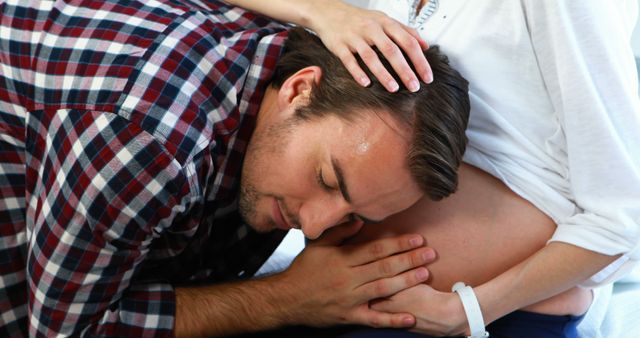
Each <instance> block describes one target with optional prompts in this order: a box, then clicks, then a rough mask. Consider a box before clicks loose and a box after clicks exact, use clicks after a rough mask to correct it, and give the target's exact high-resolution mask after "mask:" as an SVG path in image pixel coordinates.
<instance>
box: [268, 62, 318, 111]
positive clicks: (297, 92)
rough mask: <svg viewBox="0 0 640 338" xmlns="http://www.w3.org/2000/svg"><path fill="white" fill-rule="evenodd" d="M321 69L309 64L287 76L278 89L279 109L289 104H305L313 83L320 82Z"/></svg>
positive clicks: (287, 106)
mask: <svg viewBox="0 0 640 338" xmlns="http://www.w3.org/2000/svg"><path fill="white" fill-rule="evenodd" d="M321 77H322V69H321V68H320V67H318V66H309V67H305V68H302V69H300V70H299V71H297V72H296V73H295V74H293V75H291V76H289V78H287V79H286V80H285V81H284V83H283V84H282V86H280V89H278V106H279V108H280V109H281V110H284V109H286V108H289V107H290V106H292V105H293V106H297V105H300V104H306V102H307V101H308V99H309V95H310V94H311V89H312V88H313V85H314V84H318V83H319V82H320V78H321Z"/></svg>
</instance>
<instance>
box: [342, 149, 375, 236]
mask: <svg viewBox="0 0 640 338" xmlns="http://www.w3.org/2000/svg"><path fill="white" fill-rule="evenodd" d="M331 165H332V167H333V171H334V172H335V173H336V179H337V180H338V187H339V188H340V193H341V194H342V197H343V198H344V200H345V201H347V203H349V204H351V195H349V189H348V188H347V184H346V183H345V179H344V172H343V171H342V166H340V162H338V160H337V159H336V158H333V157H332V158H331ZM354 216H356V217H357V218H359V219H361V220H362V221H363V222H364V223H366V224H376V223H382V220H373V219H368V218H366V217H364V216H362V215H358V214H354Z"/></svg>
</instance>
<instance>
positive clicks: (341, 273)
mask: <svg viewBox="0 0 640 338" xmlns="http://www.w3.org/2000/svg"><path fill="white" fill-rule="evenodd" d="M360 226H361V224H356V223H352V224H347V225H342V226H339V227H336V228H333V229H331V230H330V231H328V232H327V234H326V235H324V236H323V237H321V238H320V239H318V240H317V241H315V242H313V243H311V244H309V245H308V246H307V247H306V248H305V250H304V251H303V252H302V253H301V254H300V255H299V256H298V258H297V259H296V260H295V261H294V262H293V264H292V265H291V267H290V268H289V269H288V270H286V271H285V272H283V273H282V274H281V275H280V276H278V278H277V279H278V280H279V282H280V283H278V284H277V285H275V284H274V287H277V288H286V289H287V290H288V291H286V293H287V294H289V296H290V297H291V298H290V299H289V302H288V303H289V304H291V307H289V308H288V309H287V310H288V311H287V312H288V313H287V314H286V315H287V317H288V318H289V319H290V320H291V322H290V323H288V324H303V325H310V326H328V325H336V324H362V325H368V326H372V327H396V328H406V327H412V326H413V325H414V324H415V318H414V317H413V315H411V314H409V313H407V312H406V311H378V310H372V309H370V308H369V304H368V302H369V301H370V300H373V299H376V298H382V297H388V296H391V295H393V294H395V293H397V292H399V291H402V290H405V289H407V288H410V287H412V286H415V285H418V284H420V283H422V282H424V281H426V280H427V278H428V275H429V274H428V270H427V269H426V268H425V267H424V265H425V264H427V263H430V262H432V261H433V259H434V258H435V252H434V251H433V250H432V249H430V248H426V247H424V246H423V245H424V239H423V238H422V237H421V236H419V235H404V236H399V237H394V238H386V239H380V240H377V241H374V242H370V243H364V244H358V245H341V243H342V242H343V241H344V239H346V238H348V237H350V236H352V235H353V234H355V233H356V232H357V231H358V230H359V228H360ZM393 312H396V313H393Z"/></svg>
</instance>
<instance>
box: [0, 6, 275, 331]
mask: <svg viewBox="0 0 640 338" xmlns="http://www.w3.org/2000/svg"><path fill="white" fill-rule="evenodd" d="M0 13H1V16H0V336H2V337H19V336H24V335H27V334H28V335H30V336H53V335H58V334H60V335H73V336H79V335H88V336H95V335H100V336H127V337H142V336H146V337H151V336H153V337H157V336H171V335H172V334H173V325H174V312H175V303H174V298H175V295H174V292H173V286H175V285H178V284H194V283H205V282H212V281H221V280H229V279H233V278H238V277H248V276H251V275H252V274H253V273H254V272H255V271H256V270H257V269H258V268H259V266H260V265H261V264H262V263H263V261H264V260H266V258H267V257H268V255H269V254H270V253H271V252H272V251H273V250H274V249H275V247H276V245H277V244H278V243H279V241H280V240H281V239H282V237H283V236H284V234H283V233H282V232H274V233H270V234H257V233H255V232H254V231H253V230H252V229H251V228H250V227H248V226H246V225H245V224H243V223H242V222H241V220H240V218H239V216H238V214H237V208H236V205H237V200H236V198H237V189H238V183H239V176H240V175H239V174H240V171H241V170H240V169H241V164H242V158H243V154H244V150H245V146H246V144H247V142H248V140H249V138H250V136H251V133H252V130H253V126H254V123H255V116H256V114H257V111H258V108H259V104H260V102H261V100H262V95H263V92H264V89H265V88H266V85H268V83H269V79H270V77H271V75H272V72H273V68H274V66H275V62H276V60H277V58H278V56H279V54H280V51H281V46H282V43H283V41H284V39H285V37H286V31H285V30H284V28H283V26H281V25H279V24H277V23H273V22H271V21H269V20H267V19H265V18H262V17H259V16H256V15H253V14H250V13H247V12H245V11H242V10H240V9H237V8H233V7H230V6H228V5H225V4H223V3H219V2H216V1H213V0H191V1H189V0H181V1H175V0H173V1H172V0H133V1H125V0H110V1H94V0H84V1H82V0H68V1H60V0H58V1H38V0H0Z"/></svg>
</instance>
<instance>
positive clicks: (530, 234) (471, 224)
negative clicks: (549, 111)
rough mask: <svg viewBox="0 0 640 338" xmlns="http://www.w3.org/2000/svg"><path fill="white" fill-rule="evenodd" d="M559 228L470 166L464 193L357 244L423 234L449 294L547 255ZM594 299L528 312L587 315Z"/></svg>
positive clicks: (559, 300) (436, 275)
mask: <svg viewBox="0 0 640 338" xmlns="http://www.w3.org/2000/svg"><path fill="white" fill-rule="evenodd" d="M554 230H555V224H554V222H553V221H552V220H551V219H550V218H549V217H548V216H547V215H546V214H544V213H543V212H541V211H540V210H539V209H537V208H536V207H535V206H533V205H532V204H531V203H529V202H528V201H526V200H524V199H523V198H521V197H520V196H518V195H516V194H515V193H514V192H512V191H511V190H510V189H509V188H507V187H506V186H505V185H504V184H503V183H502V182H501V181H499V180H498V179H496V178H494V177H493V176H491V175H489V174H487V173H485V172H483V171H481V170H479V169H477V168H475V167H472V166H469V165H466V164H464V165H462V166H461V168H460V177H459V187H458V190H457V191H456V193H455V194H453V195H451V196H450V197H448V198H446V199H444V200H442V201H437V202H434V201H430V200H429V199H427V198H424V199H422V200H420V201H419V202H418V203H417V204H415V205H414V206H412V207H411V208H409V209H408V210H406V211H404V212H402V213H400V214H397V215H394V216H393V217H391V218H388V219H387V220H385V222H384V223H382V224H373V225H367V226H366V227H364V228H363V230H362V231H361V232H360V233H359V234H358V236H357V237H356V238H355V239H354V242H364V241H370V240H372V239H375V238H379V237H387V236H391V235H396V234H404V233H419V234H421V235H422V236H424V238H425V239H426V241H427V245H428V246H430V247H432V248H434V249H435V250H436V253H437V259H436V261H435V262H433V263H432V264H429V265H428V266H427V267H428V269H429V271H430V274H431V277H430V279H429V281H428V284H430V285H431V286H432V287H433V288H435V289H437V290H440V291H446V292H449V291H450V290H451V286H452V285H453V283H455V282H457V281H464V282H465V283H467V284H470V285H479V284H482V283H484V282H486V281H488V280H490V279H492V278H493V277H495V276H497V275H499V274H500V273H502V272H504V271H506V270H508V269H509V268H510V267H512V266H514V265H516V264H517V263H519V262H521V261H523V260H525V259H526V258H527V257H529V256H531V255H532V254H533V253H535V252H536V251H538V250H539V249H541V248H542V247H543V246H544V245H545V244H546V242H547V240H549V238H550V237H551V235H552V234H553V232H554ZM590 300H591V293H590V292H589V291H587V290H583V289H578V288H575V289H572V290H569V291H567V292H565V293H564V294H561V295H558V296H556V297H553V298H550V299H549V300H546V301H543V302H540V303H538V304H534V305H532V306H529V307H527V308H525V309H526V310H530V311H535V312H542V313H550V314H581V313H582V312H584V311H586V309H587V308H588V306H589V303H590Z"/></svg>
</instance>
